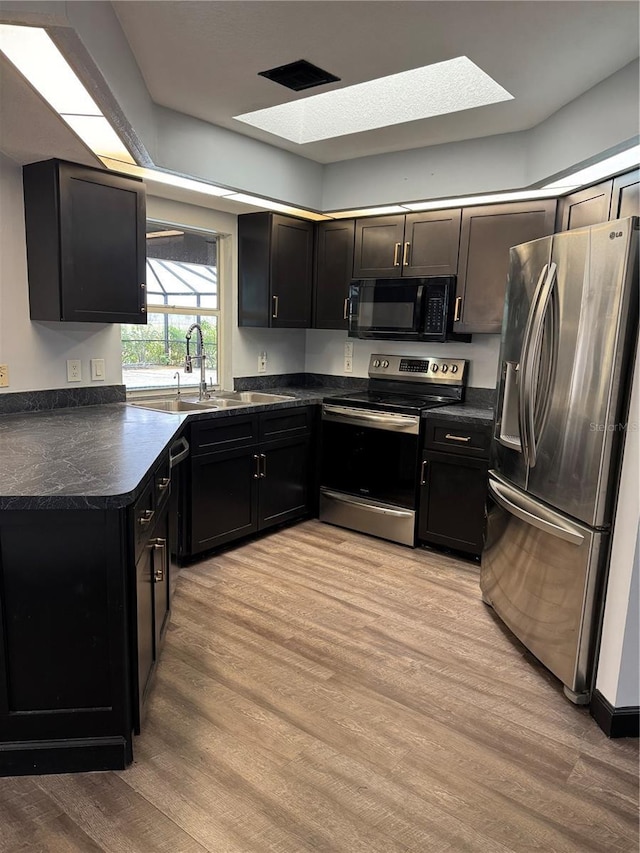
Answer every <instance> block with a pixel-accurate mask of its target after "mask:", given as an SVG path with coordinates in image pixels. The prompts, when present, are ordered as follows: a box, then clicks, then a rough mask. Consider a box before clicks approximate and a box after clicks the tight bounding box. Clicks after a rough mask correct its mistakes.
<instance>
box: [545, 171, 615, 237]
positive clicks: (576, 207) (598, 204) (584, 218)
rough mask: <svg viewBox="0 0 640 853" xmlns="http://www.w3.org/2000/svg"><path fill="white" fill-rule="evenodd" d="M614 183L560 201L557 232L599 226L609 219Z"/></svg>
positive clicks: (580, 192) (607, 182) (600, 185)
mask: <svg viewBox="0 0 640 853" xmlns="http://www.w3.org/2000/svg"><path fill="white" fill-rule="evenodd" d="M612 187H613V182H612V181H605V182H604V183H602V184H597V185H596V186H595V187H587V189H586V190H580V191H579V192H577V193H571V195H568V196H565V197H564V198H561V199H560V204H559V209H558V225H557V229H556V230H557V231H569V230H570V229H571V228H582V227H584V226H586V225H597V224H598V223H599V222H606V221H607V219H609V207H610V204H611V190H612Z"/></svg>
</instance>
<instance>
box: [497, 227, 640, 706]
mask: <svg viewBox="0 0 640 853" xmlns="http://www.w3.org/2000/svg"><path fill="white" fill-rule="evenodd" d="M638 222H639V220H638V218H637V217H630V218H627V219H621V220H618V221H615V222H606V223H603V224H602V225H594V226H591V227H589V228H579V229H576V230H574V231H567V232H564V233H562V234H555V235H553V236H551V237H545V238H543V239H541V240H535V241H533V242H531V243H525V244H523V245H521V246H516V247H515V248H513V249H511V254H510V266H509V280H508V285H507V295H506V304H505V313H504V321H503V326H502V343H501V350H500V375H499V384H498V401H497V414H496V423H495V434H494V439H493V446H492V462H491V466H492V467H491V470H490V472H489V504H488V511H487V534H486V542H485V548H484V551H483V554H482V562H481V570H480V587H481V591H482V597H483V600H484V601H485V602H486V603H487V604H490V605H491V606H492V607H493V609H494V610H495V612H496V613H497V614H498V615H499V616H500V618H501V619H502V620H503V622H504V623H505V624H506V625H507V626H508V627H509V628H510V629H511V631H512V632H513V633H514V634H515V635H516V636H517V637H518V638H519V639H520V640H521V641H522V643H524V645H525V646H526V647H527V648H528V649H529V650H530V651H531V652H532V653H533V654H534V655H535V656H536V657H537V658H538V659H539V660H540V661H541V662H542V663H543V664H544V665H545V666H546V667H547V668H548V669H549V670H551V672H553V673H554V674H555V675H556V676H557V677H558V678H559V679H560V680H561V681H562V682H563V684H564V691H565V693H566V695H567V696H568V698H569V699H571V700H572V701H573V702H576V703H578V704H583V703H586V702H588V701H589V699H590V693H591V687H592V678H593V661H594V655H595V649H596V645H597V641H598V633H599V624H600V621H601V608H602V595H603V584H604V580H605V574H606V569H607V560H608V553H609V545H610V538H611V537H610V534H611V524H612V519H613V511H614V509H615V498H616V491H617V484H618V479H619V466H620V450H621V446H622V441H621V439H622V437H623V433H624V430H625V429H626V421H627V417H628V388H629V384H630V377H629V372H630V370H631V367H632V364H633V354H634V349H635V346H636V342H637V329H638Z"/></svg>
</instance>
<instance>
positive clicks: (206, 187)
mask: <svg viewBox="0 0 640 853" xmlns="http://www.w3.org/2000/svg"><path fill="white" fill-rule="evenodd" d="M100 159H101V160H102V162H103V163H104V165H105V166H106V167H107V169H115V170H116V171H119V172H123V173H124V174H126V175H135V176H136V177H137V178H142V179H143V180H145V181H155V182H156V183H158V184H166V185H167V186H170V187H179V188H180V189H183V190H189V191H190V192H197V193H203V194H204V195H212V196H218V197H219V196H228V195H232V194H233V192H234V190H230V189H226V188H225V187H218V186H216V185H215V184H208V183H207V182H206V181H198V180H195V179H194V178H183V177H182V175H172V174H171V172H161V171H160V170H158V169H147V168H145V167H143V166H136V165H131V164H123V163H121V162H120V161H119V160H117V159H114V158H111V157H101V158H100Z"/></svg>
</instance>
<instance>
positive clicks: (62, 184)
mask: <svg viewBox="0 0 640 853" xmlns="http://www.w3.org/2000/svg"><path fill="white" fill-rule="evenodd" d="M23 174H24V192H25V220H26V226H27V255H28V266H29V291H30V293H29V295H30V306H31V318H32V319H34V320H71V321H78V322H80V321H82V322H98V323H146V304H145V261H146V247H145V192H144V184H143V183H141V182H140V181H137V180H135V179H132V178H127V177H124V176H121V175H116V174H113V173H110V172H103V171H101V170H99V169H91V168H88V167H85V166H80V165H76V164H74V163H64V162H60V161H57V160H47V161H44V162H42V163H34V164H32V165H30V166H25V167H24V172H23Z"/></svg>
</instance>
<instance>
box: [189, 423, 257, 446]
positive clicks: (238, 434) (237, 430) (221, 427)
mask: <svg viewBox="0 0 640 853" xmlns="http://www.w3.org/2000/svg"><path fill="white" fill-rule="evenodd" d="M257 442H258V416H257V415H230V416H229V417H226V418H219V419H217V418H216V419H212V420H210V421H200V422H197V423H195V424H193V425H192V427H191V455H192V456H202V454H204V453H213V452H217V451H220V450H235V449H236V448H239V447H250V446H251V445H252V444H256V443H257Z"/></svg>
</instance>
